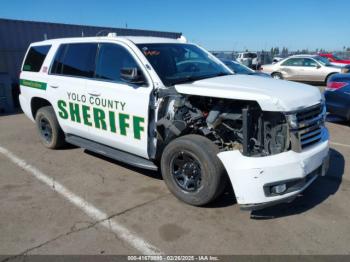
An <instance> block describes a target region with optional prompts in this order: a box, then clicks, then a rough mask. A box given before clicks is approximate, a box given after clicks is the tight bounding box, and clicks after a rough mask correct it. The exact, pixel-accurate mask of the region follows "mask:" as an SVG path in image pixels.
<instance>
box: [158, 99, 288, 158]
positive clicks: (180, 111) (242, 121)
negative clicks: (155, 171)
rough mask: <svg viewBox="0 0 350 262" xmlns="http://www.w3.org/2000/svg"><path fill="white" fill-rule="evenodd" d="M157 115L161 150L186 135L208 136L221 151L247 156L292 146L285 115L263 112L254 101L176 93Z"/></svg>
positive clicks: (265, 153) (161, 106) (161, 107)
mask: <svg viewBox="0 0 350 262" xmlns="http://www.w3.org/2000/svg"><path fill="white" fill-rule="evenodd" d="M158 115H159V119H158V122H157V134H158V146H159V150H160V151H161V148H164V146H165V145H166V144H168V143H169V142H170V141H171V140H172V139H174V138H176V137H178V136H181V135H185V134H199V135H202V136H205V137H207V138H208V139H210V140H211V141H213V143H215V144H216V145H217V146H218V147H219V148H220V151H230V150H239V151H240V152H241V153H242V154H243V155H244V156H268V155H274V154H279V153H282V152H285V151H287V150H289V149H290V139H289V129H288V123H287V121H286V117H285V115H284V114H283V113H279V112H263V111H262V110H261V108H260V107H259V105H258V104H257V103H256V102H254V101H238V100H232V99H221V98H208V97H200V96H184V95H180V94H173V95H168V96H165V97H164V98H163V99H162V102H161V105H160V110H159V112H158ZM157 151H158V150H157Z"/></svg>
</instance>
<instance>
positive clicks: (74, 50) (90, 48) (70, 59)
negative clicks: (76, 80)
mask: <svg viewBox="0 0 350 262" xmlns="http://www.w3.org/2000/svg"><path fill="white" fill-rule="evenodd" d="M96 52H97V44H94V43H79V44H67V45H61V46H60V48H59V50H58V52H57V54H56V57H55V60H54V63H53V66H52V70H51V73H54V74H62V75H69V76H80V77H93V76H94V70H95V58H96Z"/></svg>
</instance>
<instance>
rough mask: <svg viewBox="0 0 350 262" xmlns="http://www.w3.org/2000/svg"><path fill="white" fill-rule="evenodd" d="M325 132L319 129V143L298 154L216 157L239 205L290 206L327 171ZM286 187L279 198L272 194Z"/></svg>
mask: <svg viewBox="0 0 350 262" xmlns="http://www.w3.org/2000/svg"><path fill="white" fill-rule="evenodd" d="M328 136H329V135H328V131H327V129H326V128H323V129H322V139H321V141H320V142H319V143H317V144H315V145H313V146H311V147H309V148H307V149H305V150H303V151H302V152H301V153H297V152H294V151H288V152H284V153H281V154H277V155H272V156H266V157H246V156H243V155H242V154H241V153H240V152H239V151H226V152H221V153H219V154H218V157H219V158H220V160H221V161H222V163H223V164H224V166H225V168H226V171H227V173H228V175H229V178H230V181H231V183H232V187H233V189H234V192H235V195H236V199H237V202H238V204H240V205H242V208H243V209H246V210H254V209H261V208H265V207H267V206H271V205H275V204H278V203H281V202H290V201H292V200H293V198H295V197H296V195H298V194H299V193H300V192H302V191H303V190H305V189H306V188H307V187H308V186H309V185H310V184H311V183H312V182H313V181H314V180H315V179H316V178H317V177H318V175H322V174H324V173H325V171H326V169H327V168H328V151H329V145H328ZM282 184H285V185H286V188H287V189H286V190H285V191H284V192H283V193H280V194H274V193H272V192H271V188H272V187H273V186H276V185H282Z"/></svg>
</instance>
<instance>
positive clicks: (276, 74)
mask: <svg viewBox="0 0 350 262" xmlns="http://www.w3.org/2000/svg"><path fill="white" fill-rule="evenodd" d="M271 76H272V78H274V79H283V76H282V74H281V73H278V72H276V73H272V74H271Z"/></svg>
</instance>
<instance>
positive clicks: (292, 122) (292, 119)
mask: <svg viewBox="0 0 350 262" xmlns="http://www.w3.org/2000/svg"><path fill="white" fill-rule="evenodd" d="M286 118H287V122H288V124H289V126H290V127H291V128H293V129H294V128H298V118H297V115H296V114H289V115H286Z"/></svg>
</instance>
